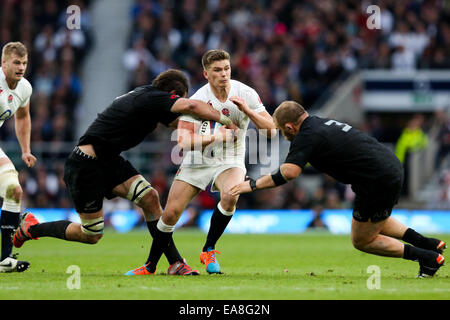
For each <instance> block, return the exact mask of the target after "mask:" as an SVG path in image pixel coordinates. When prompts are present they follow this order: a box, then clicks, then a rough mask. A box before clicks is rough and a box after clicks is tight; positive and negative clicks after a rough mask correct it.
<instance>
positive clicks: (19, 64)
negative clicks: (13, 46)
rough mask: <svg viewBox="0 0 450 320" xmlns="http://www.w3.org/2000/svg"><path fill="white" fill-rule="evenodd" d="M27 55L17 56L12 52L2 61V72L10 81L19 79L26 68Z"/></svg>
mask: <svg viewBox="0 0 450 320" xmlns="http://www.w3.org/2000/svg"><path fill="white" fill-rule="evenodd" d="M27 65H28V56H26V55H25V56H23V57H19V56H18V55H16V54H14V53H12V54H11V55H10V56H8V57H6V58H5V59H4V60H3V61H2V68H3V72H4V73H5V76H6V79H7V80H10V81H14V82H17V81H20V79H22V78H23V76H24V74H25V71H26V70H27Z"/></svg>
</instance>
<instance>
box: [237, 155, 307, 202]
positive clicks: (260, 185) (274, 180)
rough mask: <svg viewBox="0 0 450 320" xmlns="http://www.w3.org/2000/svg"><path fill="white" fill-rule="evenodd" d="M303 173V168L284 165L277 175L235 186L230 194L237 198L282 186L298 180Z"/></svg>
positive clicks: (289, 164) (291, 164) (269, 175)
mask: <svg viewBox="0 0 450 320" xmlns="http://www.w3.org/2000/svg"><path fill="white" fill-rule="evenodd" d="M301 173H302V168H300V167H299V166H297V165H295V164H293V163H283V164H282V165H281V167H280V169H279V171H278V172H277V173H275V174H272V175H271V174H268V175H265V176H262V177H261V178H259V179H257V180H253V179H250V180H247V181H244V182H241V183H240V184H237V185H235V186H234V187H233V188H231V190H230V194H231V195H233V196H237V195H239V194H242V193H249V192H253V191H255V190H260V189H268V188H274V187H277V186H280V185H282V184H285V183H286V182H289V181H291V180H293V179H295V178H297V177H298V176H299V175H300V174H301Z"/></svg>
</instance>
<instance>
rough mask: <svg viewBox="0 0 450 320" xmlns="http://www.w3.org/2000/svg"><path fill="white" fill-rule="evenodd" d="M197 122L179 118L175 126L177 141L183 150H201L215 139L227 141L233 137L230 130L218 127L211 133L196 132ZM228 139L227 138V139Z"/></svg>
mask: <svg viewBox="0 0 450 320" xmlns="http://www.w3.org/2000/svg"><path fill="white" fill-rule="evenodd" d="M199 128H200V125H199V124H198V123H194V122H190V121H184V120H179V121H178V127H177V143H178V146H179V147H180V148H182V149H184V150H201V149H203V148H204V147H206V146H207V145H209V144H211V143H213V142H215V141H222V142H224V141H228V140H230V139H232V138H233V132H232V130H228V129H226V128H225V127H220V128H219V130H218V132H217V133H215V134H213V135H201V134H198V133H196V132H198V130H199ZM227 139H228V140H227Z"/></svg>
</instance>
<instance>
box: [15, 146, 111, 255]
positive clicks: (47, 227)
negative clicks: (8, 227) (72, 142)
mask: <svg viewBox="0 0 450 320" xmlns="http://www.w3.org/2000/svg"><path fill="white" fill-rule="evenodd" d="M107 177H108V176H107V174H106V173H105V171H104V168H103V164H101V163H100V162H99V161H98V160H97V159H95V158H93V157H90V156H88V155H86V154H84V153H83V152H81V151H80V150H79V149H75V150H74V151H72V153H71V154H70V155H69V157H68V159H67V160H66V163H65V166H64V182H65V183H66V187H67V189H68V191H69V193H70V196H71V198H72V200H73V203H74V205H75V210H76V211H77V212H78V214H79V216H80V220H81V223H75V222H71V221H68V220H60V221H52V222H44V223H39V222H38V221H37V220H36V218H35V217H34V216H33V214H31V213H25V214H24V215H23V216H22V218H21V224H20V227H19V228H18V229H17V231H16V233H15V234H14V239H13V242H14V246H16V247H20V246H22V244H23V242H25V241H27V240H30V239H37V238H40V237H52V238H58V239H62V240H68V241H77V242H82V243H87V244H95V243H97V242H98V241H99V240H100V238H101V237H102V235H103V229H104V217H103V209H102V206H103V198H104V195H105V186H104V181H105V180H106V179H107Z"/></svg>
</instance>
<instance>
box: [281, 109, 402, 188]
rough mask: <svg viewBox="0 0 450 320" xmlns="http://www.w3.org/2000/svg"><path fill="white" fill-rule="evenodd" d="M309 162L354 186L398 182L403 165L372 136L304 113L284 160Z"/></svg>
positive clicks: (297, 163) (345, 125) (343, 124)
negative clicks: (304, 117) (306, 115)
mask: <svg viewBox="0 0 450 320" xmlns="http://www.w3.org/2000/svg"><path fill="white" fill-rule="evenodd" d="M308 162H309V163H310V164H311V165H312V166H313V167H314V168H316V169H317V170H319V171H321V172H323V173H326V174H328V175H330V176H331V177H333V178H335V179H336V180H338V181H340V182H342V183H345V184H352V185H354V186H368V187H370V186H371V185H372V186H373V185H377V186H380V185H381V186H383V185H391V184H398V183H399V182H401V181H402V179H403V167H402V164H401V163H400V161H399V160H398V159H397V157H396V156H395V155H394V153H393V152H392V151H391V150H390V149H389V148H388V147H386V146H385V145H383V144H381V143H379V142H378V141H377V140H376V139H375V138H373V137H371V136H369V135H367V134H365V133H363V132H361V131H359V130H357V129H355V128H353V127H351V126H350V125H348V124H345V123H340V122H338V121H336V120H332V119H324V118H320V117H316V116H308V117H307V118H306V119H305V120H304V121H303V123H302V125H301V127H300V131H299V133H298V134H297V135H296V136H295V137H294V139H293V140H292V143H291V146H290V149H289V153H288V155H287V158H286V160H285V163H293V164H296V165H298V166H300V167H301V168H304V166H305V165H306V164H307V163H308Z"/></svg>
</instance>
